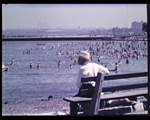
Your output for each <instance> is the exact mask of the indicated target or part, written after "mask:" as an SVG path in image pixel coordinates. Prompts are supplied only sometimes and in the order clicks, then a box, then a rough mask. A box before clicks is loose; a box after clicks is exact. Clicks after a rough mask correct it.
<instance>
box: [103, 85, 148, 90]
mask: <svg viewBox="0 0 150 120" xmlns="http://www.w3.org/2000/svg"><path fill="white" fill-rule="evenodd" d="M146 87H148V83H138V84H131V85H120V86H111V87H104V88H103V90H102V91H103V92H114V91H119V90H129V89H137V88H146Z"/></svg>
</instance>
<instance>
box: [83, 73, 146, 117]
mask: <svg viewBox="0 0 150 120" xmlns="http://www.w3.org/2000/svg"><path fill="white" fill-rule="evenodd" d="M145 76H148V72H141V73H131V74H120V75H109V76H105V78H103V77H102V74H101V73H98V76H97V77H90V78H82V80H81V82H89V81H95V82H96V86H95V88H94V93H93V96H92V100H91V102H90V107H89V108H90V109H89V110H88V113H89V115H97V114H98V109H99V106H100V96H101V92H102V88H103V87H102V84H103V81H104V79H105V81H107V80H117V79H126V78H135V77H145ZM147 86H148V84H147V83H137V84H133V85H121V86H113V87H105V88H103V92H108V91H111V92H114V91H117V90H126V89H133V88H143V87H147Z"/></svg>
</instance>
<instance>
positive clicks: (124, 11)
mask: <svg viewBox="0 0 150 120" xmlns="http://www.w3.org/2000/svg"><path fill="white" fill-rule="evenodd" d="M133 21H138V22H141V21H144V22H147V9H146V4H7V5H5V4H3V5H2V29H11V28H33V27H34V28H41V27H47V28H48V27H51V28H78V27H80V28H112V27H120V28H121V27H128V28H129V27H131V23H132V22H133Z"/></svg>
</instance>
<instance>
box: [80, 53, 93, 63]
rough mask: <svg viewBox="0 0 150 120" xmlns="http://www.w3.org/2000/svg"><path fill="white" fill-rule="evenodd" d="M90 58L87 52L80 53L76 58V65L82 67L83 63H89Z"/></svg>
mask: <svg viewBox="0 0 150 120" xmlns="http://www.w3.org/2000/svg"><path fill="white" fill-rule="evenodd" d="M90 60H91V56H90V53H89V52H87V51H80V53H79V57H78V63H79V65H83V64H84V63H85V62H87V61H90Z"/></svg>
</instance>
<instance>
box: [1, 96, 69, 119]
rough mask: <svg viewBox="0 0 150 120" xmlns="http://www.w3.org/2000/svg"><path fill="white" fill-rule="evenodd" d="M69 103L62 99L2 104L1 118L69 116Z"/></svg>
mask: <svg viewBox="0 0 150 120" xmlns="http://www.w3.org/2000/svg"><path fill="white" fill-rule="evenodd" d="M69 114H70V112H69V103H68V102H65V101H63V98H51V99H50V100H49V101H34V102H17V103H5V104H2V116H21V115H23V116H32V115H52V116H57V115H69Z"/></svg>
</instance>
